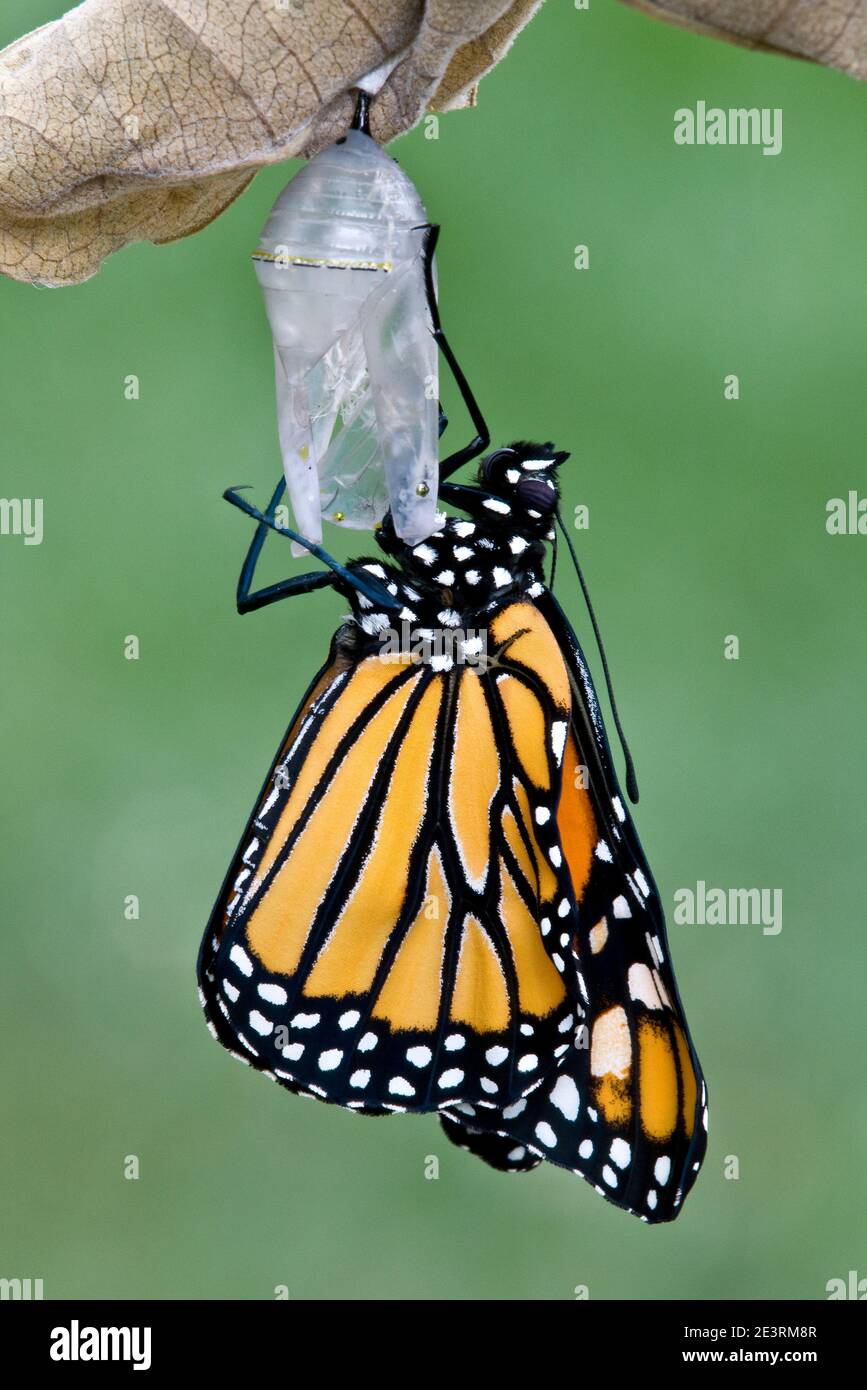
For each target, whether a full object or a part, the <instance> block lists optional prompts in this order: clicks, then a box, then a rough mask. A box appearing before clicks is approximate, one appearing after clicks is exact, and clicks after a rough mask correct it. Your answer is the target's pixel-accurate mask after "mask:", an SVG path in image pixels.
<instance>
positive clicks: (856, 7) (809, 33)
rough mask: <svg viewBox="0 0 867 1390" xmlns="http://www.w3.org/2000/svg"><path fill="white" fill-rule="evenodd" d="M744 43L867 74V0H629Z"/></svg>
mask: <svg viewBox="0 0 867 1390" xmlns="http://www.w3.org/2000/svg"><path fill="white" fill-rule="evenodd" d="M624 3H625V4H627V5H631V6H632V8H633V9H635V10H643V11H644V13H645V14H651V15H655V16H656V18H657V19H665V20H668V21H669V23H671V24H678V25H680V27H681V28H683V29H691V30H693V31H694V32H695V33H697V34H711V35H713V36H714V37H715V38H719V39H728V40H729V42H731V43H737V44H741V45H743V46H744V47H745V48H761V49H766V50H770V51H771V52H775V53H787V54H789V55H790V56H794V57H797V58H810V59H812V60H813V61H814V62H816V63H824V64H825V66H826V67H832V68H840V70H841V71H842V72H845V73H848V74H849V76H850V77H859V78H861V80H862V81H863V80H864V79H865V78H867V0H624Z"/></svg>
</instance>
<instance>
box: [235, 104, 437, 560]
mask: <svg viewBox="0 0 867 1390" xmlns="http://www.w3.org/2000/svg"><path fill="white" fill-rule="evenodd" d="M426 223H427V216H426V213H425V209H424V206H423V204H422V202H421V199H420V197H419V195H418V192H417V191H416V189H415V187H414V185H413V183H412V181H411V180H410V179H409V178H408V177H407V176H406V174H405V173H403V171H402V170H401V169H400V168H399V167H398V165H397V164H396V163H395V161H394V160H393V159H391V158H390V156H389V155H387V154H386V153H385V152H384V151H383V150H382V149H380V147H379V146H378V145H377V144H376V142H375V141H374V140H372V139H371V138H370V136H369V135H368V134H366V133H365V131H364V129H363V128H356V127H354V128H353V129H351V130H350V131H349V132H348V134H347V135H346V137H345V139H343V140H339V141H338V142H337V143H336V144H335V145H331V146H329V148H328V149H326V150H323V151H322V153H321V154H318V155H316V156H315V157H314V158H313V159H311V160H310V162H309V163H308V164H306V165H305V167H304V168H303V169H302V170H301V171H300V172H299V173H298V174H296V175H295V177H294V178H293V179H292V180H291V181H290V182H289V183H288V184H287V186H286V187H285V188H284V190H283V192H282V193H281V194H280V197H279V198H278V199H277V202H276V203H275V205H274V208H273V210H272V212H271V215H270V217H269V218H268V221H267V223H266V226H265V230H264V232H263V234H262V238H261V241H260V244H259V247H258V249H257V250H256V251H255V253H254V257H253V259H254V261H255V265H256V274H257V276H258V279H259V283H260V285H261V286H262V291H263V293H264V296H265V306H266V309H267V312H268V318H269V321H270V324H271V332H272V335H273V338H274V359H275V370H276V382H277V415H278V424H279V435H280V448H281V453H282V456H283V470H284V473H285V476H286V485H287V489H288V492H289V497H290V500H291V503H292V509H293V511H294V515H295V521H296V525H297V529H298V530H299V531H300V532H301V533H302V534H303V535H305V536H308V537H310V538H311V539H313V540H316V541H319V540H321V539H322V517H325V518H326V519H327V520H329V521H332V522H336V523H337V524H338V525H342V526H349V527H353V528H356V529H360V530H373V529H374V527H375V526H376V525H377V524H378V522H380V521H381V520H382V517H383V516H384V515H385V513H386V511H387V510H388V509H389V508H390V509H391V513H392V517H393V521H394V528H395V531H396V532H397V534H398V536H400V537H401V539H403V540H404V541H406V542H407V543H409V544H415V543H417V542H419V541H422V540H424V539H425V538H426V537H427V536H429V535H430V533H431V532H432V531H433V530H434V528H435V525H436V505H437V455H438V426H439V407H438V363H437V345H436V341H435V339H434V337H433V335H432V323H431V315H430V310H429V306H428V302H427V296H426V286H425V273H424V237H425V228H426Z"/></svg>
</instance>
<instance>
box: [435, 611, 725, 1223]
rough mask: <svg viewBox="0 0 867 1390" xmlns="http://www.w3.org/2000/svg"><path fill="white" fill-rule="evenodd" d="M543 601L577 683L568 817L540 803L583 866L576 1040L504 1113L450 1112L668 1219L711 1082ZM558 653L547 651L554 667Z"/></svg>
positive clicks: (574, 651)
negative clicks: (704, 1075) (552, 815)
mask: <svg viewBox="0 0 867 1390" xmlns="http://www.w3.org/2000/svg"><path fill="white" fill-rule="evenodd" d="M546 600H550V602H547V603H546ZM539 607H540V608H541V609H543V610H544V611H541V612H538V613H536V614H535V616H533V617H532V618H531V619H525V621H527V622H528V625H529V626H530V627H532V628H538V633H537V634H536V637H535V645H536V648H537V650H538V652H540V653H541V652H543V651H544V649H545V645H546V643H547V634H551V636H552V637H553V638H554V640H555V641H556V644H557V647H558V649H559V651H561V652H562V653H563V656H564V658H565V661H566V663H567V666H568V670H569V675H570V686H571V700H572V707H571V717H570V721H569V730H568V736H567V738H566V742H565V747H564V752H563V772H562V784H561V789H560V792H559V800H558V804H557V807H556V817H555V819H554V821H552V822H550V823H548V822H547V818H546V816H545V808H544V807H541V808H537V814H538V811H539V810H540V809H541V812H542V821H543V824H542V827H541V830H537V833H540V834H543V833H544V831H545V829H546V825H548V827H549V828H550V830H551V832H552V833H553V835H554V837H555V838H554V843H553V845H551V844H549V848H548V854H549V856H550V853H551V850H552V849H553V850H554V857H555V859H556V858H557V855H558V852H559V854H560V855H561V856H562V859H563V861H564V862H565V863H566V864H567V865H568V867H569V875H570V890H569V892H570V899H571V902H572V905H573V907H574V909H575V912H574V921H573V915H572V914H570V915H569V917H568V918H567V922H568V923H569V927H568V932H563V933H560V935H559V936H558V938H557V944H558V947H559V949H560V950H561V951H563V952H564V954H566V955H567V956H568V959H569V962H570V970H571V972H572V976H573V979H574V981H575V983H576V985H577V1000H576V1008H575V1015H576V1024H575V1028H574V1030H573V1031H572V1032H570V1034H569V1037H568V1044H569V1045H568V1047H566V1048H563V1049H562V1050H561V1051H560V1053H559V1055H558V1056H557V1058H556V1062H555V1066H554V1067H553V1068H552V1069H551V1070H550V1072H549V1073H548V1074H546V1076H545V1078H544V1079H543V1081H542V1082H541V1084H540V1085H539V1086H538V1087H537V1088H535V1089H534V1090H533V1091H532V1092H531V1093H530V1094H528V1095H526V1096H524V1097H519V1098H518V1099H517V1101H515V1102H513V1103H512V1104H511V1105H510V1106H506V1107H503V1108H502V1109H501V1110H499V1111H497V1112H493V1111H491V1110H489V1109H488V1110H484V1111H481V1110H479V1109H475V1108H473V1107H469V1108H468V1107H465V1108H464V1109H463V1110H462V1111H461V1112H460V1113H457V1112H450V1119H451V1125H452V1128H451V1129H450V1130H448V1131H447V1132H448V1133H449V1137H450V1138H453V1139H454V1140H455V1142H462V1143H463V1144H464V1146H465V1147H469V1148H470V1149H471V1150H472V1151H473V1152H476V1153H478V1154H479V1156H480V1157H483V1158H485V1159H486V1160H487V1161H488V1162H492V1163H493V1166H495V1167H507V1166H508V1163H507V1161H504V1160H507V1158H508V1154H509V1153H510V1152H514V1153H516V1154H517V1153H518V1152H519V1150H521V1149H526V1150H527V1154H528V1155H529V1156H533V1155H535V1156H536V1157H538V1158H542V1157H544V1158H547V1159H549V1160H550V1161H552V1162H555V1163H558V1164H561V1165H563V1166H565V1167H568V1168H570V1169H572V1170H573V1171H575V1172H578V1173H580V1174H581V1175H582V1176H584V1177H586V1178H587V1179H588V1180H589V1181H591V1182H592V1183H593V1184H594V1185H595V1186H596V1187H597V1188H598V1190H599V1191H600V1192H602V1193H603V1194H604V1195H605V1196H606V1197H608V1198H610V1199H611V1200H612V1201H614V1202H616V1203H617V1204H618V1205H621V1206H624V1207H627V1208H628V1209H630V1210H634V1211H637V1212H638V1213H639V1214H640V1215H642V1216H644V1217H645V1218H646V1219H647V1220H649V1221H659V1220H666V1219H670V1218H671V1217H672V1216H673V1215H675V1214H676V1212H677V1210H678V1209H679V1206H680V1203H681V1202H682V1200H683V1197H684V1196H685V1194H686V1192H687V1191H688V1189H689V1187H690V1186H691V1184H692V1181H693V1180H694V1176H695V1173H696V1172H697V1170H698V1167H699V1165H700V1162H701V1157H702V1154H703V1151H704V1145H705V1123H706V1111H705V1102H706V1092H705V1087H704V1082H703V1079H702V1077H701V1072H700V1070H699V1066H698V1061H697V1058H696V1056H695V1052H694V1049H693V1047H692V1044H691V1042H690V1039H689V1034H688V1031H687V1028H686V1022H685V1019H684V1016H683V1011H682V1007H681V1005H680V1001H679V998H678V994H677V989H676V985H675V982H674V976H673V973H672V970H671V966H670V963H669V957H668V945H667V940H666V933H665V923H664V918H663V913H662V909H661V905H660V902H659V897H658V894H657V891H656V888H655V886H654V884H653V880H652V878H651V876H650V871H649V869H648V867H647V864H646V861H645V859H644V856H643V854H642V852H641V848H640V845H639V843H638V839H637V836H636V834H635V829H634V826H633V824H632V821H631V818H630V817H629V815H628V813H627V811H626V810H625V807H624V805H623V801H622V798H621V795H620V792H619V788H618V785H617V780H616V777H615V774H614V772H613V768H612V765H611V759H610V755H609V752H608V748H607V742H606V740H605V735H604V729H603V728H602V723H601V718H600V716H599V709H598V704H597V702H596V695H595V691H594V690H593V686H592V682H591V680H590V677H589V673H588V672H587V668H586V664H585V663H584V659H583V656H582V654H581V652H580V648H579V646H578V644H577V640H576V639H575V637H574V634H573V633H572V632H571V629H570V628H569V627H568V624H567V623H566V620H565V618H564V617H563V615H562V613H561V612H560V610H559V608H558V607H557V606H556V605H555V603H554V601H553V599H551V596H550V595H545V596H544V598H543V601H542V603H541V604H540V605H539ZM529 646H530V644H529V642H525V650H528V649H529ZM512 651H514V652H515V655H516V656H517V655H519V654H520V653H519V652H518V651H517V650H515V648H512ZM510 654H511V653H510ZM550 665H551V658H550V654H547V655H546V657H545V669H546V671H547V670H550ZM485 1135H488V1136H489V1137H490V1141H491V1142H490V1144H489V1146H488V1148H487V1150H486V1148H485V1145H484V1142H483V1140H484V1136H485ZM494 1136H497V1137H498V1138H499V1139H500V1141H501V1143H500V1145H499V1147H494V1146H493V1138H494ZM510 1144H514V1146H515V1147H514V1148H513V1149H510V1148H509V1145H510ZM491 1155H493V1157H492V1156H491ZM522 1157H523V1156H522Z"/></svg>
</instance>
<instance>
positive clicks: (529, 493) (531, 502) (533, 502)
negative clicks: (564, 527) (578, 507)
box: [515, 478, 557, 516]
mask: <svg viewBox="0 0 867 1390" xmlns="http://www.w3.org/2000/svg"><path fill="white" fill-rule="evenodd" d="M515 493H516V495H517V497H518V498H519V499H520V501H521V502H522V503H523V504H524V506H525V507H532V508H533V510H534V511H537V512H541V514H542V515H543V516H550V514H551V513H552V512H553V511H554V510H555V508H556V506H557V490H556V488H553V487H552V486H551V484H550V483H549V482H547V481H546V480H545V479H544V478H522V479H521V481H520V482H519V483H518V486H517V487H516V488H515Z"/></svg>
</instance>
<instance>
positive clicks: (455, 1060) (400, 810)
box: [202, 615, 576, 1110]
mask: <svg viewBox="0 0 867 1390" xmlns="http://www.w3.org/2000/svg"><path fill="white" fill-rule="evenodd" d="M519 616H520V615H519ZM526 636H527V634H526V632H525V631H524V629H523V628H522V627H521V625H520V623H519V622H514V623H512V625H511V626H510V625H509V618H508V617H507V619H506V620H505V622H504V623H503V624H502V625H501V626H500V627H499V629H497V626H496V625H495V629H494V632H493V633H492V637H493V641H494V643H495V645H497V646H499V647H502V646H503V645H504V643H505V642H506V640H508V641H509V642H510V643H511V647H512V648H514V649H516V650H517V651H518V653H519V654H522V653H523V655H524V657H526V658H527V659H528V660H529V658H530V656H532V655H533V653H532V652H531V651H530V650H529V648H527V642H526ZM524 648H527V650H526V651H525V650H524ZM507 683H508V684H507ZM566 699H568V690H567V687H566V685H565V683H564V680H563V679H562V678H561V679H560V681H559V685H558V686H557V688H556V689H554V690H553V691H552V690H551V689H550V688H549V686H548V685H546V683H545V681H544V680H543V681H539V680H538V679H537V677H536V676H534V675H533V674H532V672H531V671H530V670H529V668H525V667H524V666H523V665H522V664H520V663H512V664H510V665H508V666H507V665H498V664H497V663H494V664H493V665H492V667H491V668H490V669H481V670H476V669H473V668H470V667H464V668H462V669H457V670H453V671H451V672H449V673H448V674H441V673H437V672H435V671H433V670H432V669H431V668H430V666H421V667H419V666H416V665H413V664H412V663H407V662H406V661H405V660H400V659H393V660H385V659H383V658H382V656H381V655H375V656H368V657H365V658H364V659H363V660H360V661H359V662H358V663H357V664H356V665H355V666H354V667H353V668H352V669H350V670H348V671H346V670H342V671H340V672H339V673H338V674H336V675H335V676H334V677H333V678H332V679H331V681H330V682H328V681H326V682H325V683H324V688H322V689H321V690H320V692H319V693H318V695H317V696H316V698H314V699H313V701H312V702H311V703H310V705H309V708H308V709H307V711H306V712H304V713H302V715H301V716H300V717H299V718H298V719H296V721H295V726H296V727H295V730H294V732H293V734H292V735H291V736H290V737H289V738H288V739H287V740H286V745H285V749H286V751H285V755H284V756H283V758H282V760H281V761H279V762H278V763H277V764H276V766H275V771H274V774H273V775H272V778H271V779H270V781H269V784H268V786H267V787H266V791H265V794H264V797H263V800H262V804H261V806H260V808H259V809H258V811H257V813H256V814H255V816H254V818H253V821H252V824H251V827H250V831H249V837H248V843H247V844H246V846H243V847H242V848H241V850H240V851H239V856H240V864H241V867H240V870H239V873H238V874H237V875H236V877H235V878H234V879H232V881H231V882H230V883H229V884H228V885H227V889H226V891H225V892H224V895H223V900H222V901H221V902H220V903H219V904H218V906H217V909H215V914H214V921H215V922H216V924H217V927H216V931H215V938H214V939H215V940H216V945H215V946H214V947H212V954H211V955H210V956H209V957H208V959H207V960H206V961H205V962H204V965H203V971H202V985H203V990H204V994H205V999H206V1007H207V1009H208V1012H209V1016H210V1018H211V1021H212V1023H213V1024H214V1026H215V1027H216V1028H217V1031H218V1033H219V1036H220V1037H221V1040H223V1041H225V1040H226V1036H227V1034H230V1035H231V1036H232V1038H233V1039H234V1050H235V1051H237V1052H238V1053H239V1054H240V1055H243V1056H245V1058H246V1059H247V1060H249V1061H251V1062H252V1064H253V1065H254V1066H257V1067H259V1068H261V1069H263V1070H266V1071H268V1072H270V1073H271V1074H272V1075H274V1076H275V1077H276V1079H277V1080H279V1081H281V1082H283V1083H284V1084H286V1085H287V1086H290V1088H292V1089H307V1090H309V1091H311V1092H312V1093H313V1094H315V1095H318V1096H321V1097H322V1098H323V1099H328V1100H332V1101H335V1102H337V1103H340V1104H344V1105H352V1106H354V1107H356V1108H360V1109H365V1110H385V1109H423V1110H429V1109H436V1108H443V1107H444V1106H446V1105H448V1104H450V1103H452V1104H475V1105H478V1106H479V1107H482V1108H484V1107H491V1106H494V1105H500V1106H502V1105H505V1104H508V1103H510V1102H512V1101H514V1100H515V1099H516V1098H518V1097H520V1096H522V1095H525V1094H526V1093H528V1092H529V1091H530V1090H531V1089H532V1088H533V1086H534V1085H537V1084H538V1081H539V1078H540V1077H541V1076H542V1075H544V1073H545V1072H546V1071H547V1070H548V1069H549V1068H550V1067H551V1066H552V1065H553V1061H554V1058H555V1055H556V1053H557V1052H558V1051H560V1050H562V1048H563V1046H564V1037H565V1036H566V1034H567V1033H568V1030H569V1029H570V1028H571V1027H572V1026H573V1023H574V998H573V996H574V993H575V990H576V984H575V981H574V978H573V974H572V972H571V971H570V969H569V968H568V966H567V960H566V954H565V953H564V952H563V951H562V950H557V949H555V936H554V934H553V928H552V925H551V924H552V921H554V920H555V919H556V920H557V922H558V923H560V924H562V918H558V917H557V914H558V912H562V910H563V909H564V908H565V909H566V910H570V909H569V901H568V897H567V892H568V877H567V871H566V869H565V867H564V866H563V865H562V863H560V864H559V865H557V866H555V865H554V864H552V863H551V861H550V859H549V858H546V856H545V853H544V852H543V850H542V848H541V846H540V844H539V842H538V838H537V836H536V833H535V831H534V824H533V813H532V806H533V805H534V804H535V805H536V807H537V808H538V807H539V806H541V805H545V806H546V807H548V808H549V813H550V809H552V808H553V807H555V806H556V796H557V788H558V785H559V777H560V761H561V759H562V752H563V742H562V737H561V735H560V733H559V732H558V729H559V728H560V726H562V727H564V728H565V724H564V715H565V706H564V703H563V702H564V700H566ZM558 701H559V703H558ZM531 702H532V703H531ZM528 718H532V721H533V730H532V737H530V736H526V730H524V726H525V723H526V720H527V719H528ZM522 730H524V733H523V734H522V733H521V731H522ZM537 814H538V809H537ZM223 922H224V923H225V926H224V927H223V928H222V930H220V924H221V923H223Z"/></svg>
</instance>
